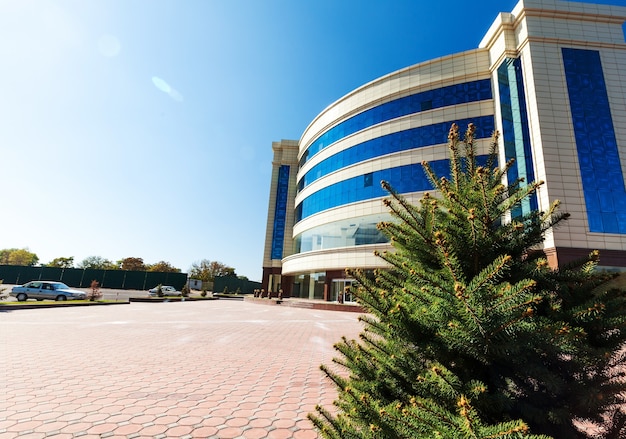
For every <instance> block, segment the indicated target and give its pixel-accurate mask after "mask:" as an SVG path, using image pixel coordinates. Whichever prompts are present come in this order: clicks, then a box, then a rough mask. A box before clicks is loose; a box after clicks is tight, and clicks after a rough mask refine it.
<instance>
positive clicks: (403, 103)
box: [300, 79, 493, 167]
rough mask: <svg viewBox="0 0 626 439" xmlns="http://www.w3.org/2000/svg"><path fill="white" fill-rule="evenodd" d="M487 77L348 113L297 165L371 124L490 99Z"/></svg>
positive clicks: (310, 148) (489, 85)
mask: <svg viewBox="0 0 626 439" xmlns="http://www.w3.org/2000/svg"><path fill="white" fill-rule="evenodd" d="M492 98H493V95H492V92H491V79H482V80H480V81H472V82H465V83H463V84H455V85H450V86H447V87H442V88H438V89H435V90H428V91H424V92H421V93H416V94H414V95H411V96H405V97H403V98H400V99H396V100H394V101H391V102H387V103H385V104H382V105H379V106H377V107H374V108H370V109H369V110H366V111H364V112H362V113H359V114H357V115H355V116H352V117H351V118H350V119H347V120H345V121H343V122H341V123H340V124H338V125H336V126H334V127H333V128H331V129H329V130H328V131H326V132H325V133H323V134H321V135H320V136H319V137H318V138H317V139H315V140H314V141H313V142H312V143H311V145H309V147H308V148H307V150H306V151H305V153H304V154H303V156H302V157H301V159H300V166H301V167H302V165H304V164H305V163H306V162H307V161H308V160H309V158H311V157H313V156H314V155H315V154H317V153H318V152H320V151H321V150H322V149H324V148H325V147H327V146H328V145H330V144H332V143H335V142H336V141H337V140H339V139H342V138H344V137H346V136H349V135H350V134H354V133H356V132H358V131H361V130H362V129H364V128H367V127H370V126H372V125H376V124H379V123H381V122H385V121H387V120H391V119H396V118H398V117H402V116H406V115H409V114H413V113H419V112H421V111H426V110H430V109H433V108H442V107H447V106H450V105H458V104H465V103H468V102H476V101H483V100H486V99H492Z"/></svg>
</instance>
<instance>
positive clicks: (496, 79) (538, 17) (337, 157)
mask: <svg viewBox="0 0 626 439" xmlns="http://www.w3.org/2000/svg"><path fill="white" fill-rule="evenodd" d="M625 21H626V7H618V6H606V5H596V4H586V3H572V2H565V1H559V0H521V1H520V2H519V3H518V4H517V6H515V8H514V9H513V11H512V12H511V13H501V14H499V15H498V17H497V18H496V20H495V21H494V23H493V25H492V26H491V28H490V29H489V31H488V32H487V34H486V35H485V37H484V38H483V40H482V42H481V43H480V45H479V47H478V48H477V49H475V50H470V51H467V52H463V53H458V54H454V55H450V56H445V57H442V58H438V59H433V60H431V61H427V62H423V63H420V64H417V65H414V66H410V67H407V68H405V69H402V70H398V71H396V72H393V73H390V74H388V75H386V76H383V77H381V78H378V79H376V80H374V81H372V82H370V83H368V84H365V85H363V86H362V87H359V88H357V89H356V90H354V91H352V92H351V93H349V94H347V95H346V96H343V97H342V98H340V99H339V100H337V101H336V102H334V103H332V104H331V105H330V106H328V107H327V108H326V109H325V110H324V111H322V112H321V113H320V114H319V115H318V116H317V117H316V118H315V119H314V120H313V121H312V122H311V123H310V124H309V126H308V127H307V128H306V130H305V131H304V133H303V134H302V137H301V138H300V140H298V141H293V140H283V141H281V142H275V143H274V144H273V150H274V161H273V173H272V181H271V196H270V202H269V214H268V223H267V235H266V246H265V253H264V260H263V288H265V289H266V291H273V292H277V291H278V290H279V289H282V290H283V294H284V295H287V296H292V297H303V298H315V299H324V300H329V301H334V300H337V297H338V294H340V292H342V291H343V290H344V287H346V286H347V285H350V283H351V279H347V278H346V274H345V268H346V267H361V268H365V269H373V268H377V267H384V266H385V265H384V261H382V260H381V259H380V258H377V257H376V256H374V250H376V249H388V248H390V245H389V244H388V243H387V242H386V240H385V238H384V237H383V236H381V234H380V233H379V232H378V231H377V229H376V224H377V223H378V222H379V221H381V220H386V219H388V218H389V214H388V212H387V210H386V209H385V207H384V206H383V204H382V202H381V199H382V198H384V197H385V196H386V193H385V192H384V191H383V190H382V189H381V188H380V184H379V182H380V181H381V180H387V181H389V182H390V183H391V185H392V186H393V187H394V188H395V189H396V190H397V191H398V192H400V193H402V194H404V195H405V196H406V197H407V198H408V199H409V200H410V201H412V202H414V203H417V202H418V201H419V200H420V198H421V197H422V195H423V193H424V191H428V190H431V189H432V188H431V187H430V185H429V182H428V181H427V179H426V177H425V175H424V173H423V171H422V167H421V165H420V163H421V162H422V161H423V160H426V161H428V162H430V164H431V166H432V167H433V168H434V169H435V170H436V171H438V173H439V175H444V174H446V173H447V171H448V161H447V159H448V150H447V147H446V141H447V133H448V130H449V128H450V125H451V124H452V123H454V122H456V123H458V124H459V126H460V127H461V128H462V130H464V128H465V126H466V125H467V124H468V123H469V122H473V123H474V124H475V125H476V126H477V127H478V131H477V137H478V138H479V139H480V140H479V141H478V147H479V150H480V151H481V152H482V153H485V152H486V151H487V147H488V143H489V139H490V135H491V133H492V131H493V130H498V131H500V133H501V136H500V148H499V156H500V160H501V162H502V163H504V162H505V161H507V160H508V159H510V158H515V169H513V170H512V171H511V173H510V174H509V176H508V178H512V179H514V178H517V177H524V178H525V179H526V181H534V180H543V181H545V184H544V185H543V186H542V187H541V188H540V190H539V192H538V194H537V196H536V197H534V198H533V199H531V200H528V203H527V204H525V205H524V206H522V207H521V209H522V210H528V209H540V210H544V209H545V208H547V206H548V205H549V204H550V203H551V202H552V201H554V200H556V199H558V200H561V202H562V211H565V212H569V213H570V214H571V218H570V219H569V220H568V221H566V222H565V223H564V224H563V225H561V226H559V227H558V228H557V229H556V230H553V231H551V233H549V234H548V236H547V237H546V240H545V243H544V251H545V253H546V255H547V257H548V260H549V262H550V264H551V265H552V266H558V265H559V264H563V263H564V262H567V261H569V260H571V259H573V258H577V257H580V256H583V255H586V254H588V253H589V251H590V250H593V249H598V250H600V265H601V266H604V267H610V268H617V269H626V189H625V185H624V175H626V42H625V39H624V30H623V25H624V22H625ZM346 299H347V300H349V298H346Z"/></svg>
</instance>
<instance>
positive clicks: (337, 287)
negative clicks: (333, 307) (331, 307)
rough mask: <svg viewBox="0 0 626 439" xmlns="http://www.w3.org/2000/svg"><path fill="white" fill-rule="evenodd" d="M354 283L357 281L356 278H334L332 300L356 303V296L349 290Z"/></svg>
mask: <svg viewBox="0 0 626 439" xmlns="http://www.w3.org/2000/svg"><path fill="white" fill-rule="evenodd" d="M354 283H356V281H355V280H354V279H333V288H332V292H331V296H330V300H331V301H333V302H343V303H355V302H356V300H355V298H354V297H353V296H352V294H351V293H350V291H348V289H349V288H350V287H351V286H352V285H353V284H354ZM341 299H343V300H341Z"/></svg>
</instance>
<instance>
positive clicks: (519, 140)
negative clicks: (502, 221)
mask: <svg viewBox="0 0 626 439" xmlns="http://www.w3.org/2000/svg"><path fill="white" fill-rule="evenodd" d="M497 74H498V90H499V92H500V108H501V117H502V139H503V141H504V153H505V157H506V160H507V161H508V160H510V159H514V160H515V163H514V164H513V166H512V167H511V169H509V172H508V173H507V178H508V180H509V183H513V182H514V181H516V180H517V179H524V181H523V182H522V183H520V185H522V186H526V185H528V184H529V183H531V182H533V181H535V171H534V165H533V157H532V146H531V143H530V132H529V129H528V113H527V109H526V96H525V93H524V78H523V75H522V64H521V60H520V59H519V58H516V59H510V58H507V59H505V60H504V62H503V63H502V64H501V65H500V67H498V71H497ZM537 209H538V202H537V195H536V194H533V195H532V196H531V197H529V198H528V199H525V200H523V201H522V204H521V205H520V206H518V207H516V208H514V209H513V210H512V212H511V215H512V216H513V217H519V216H523V215H527V214H528V213H530V212H531V211H533V210H537Z"/></svg>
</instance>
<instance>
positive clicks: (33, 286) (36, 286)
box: [9, 280, 87, 302]
mask: <svg viewBox="0 0 626 439" xmlns="http://www.w3.org/2000/svg"><path fill="white" fill-rule="evenodd" d="M9 294H10V295H11V296H13V297H16V298H17V300H19V301H20V302H23V301H25V300H28V299H37V300H44V299H53V300H84V299H86V298H87V294H86V293H85V292H83V291H79V290H72V289H71V288H70V287H68V286H67V285H65V284H64V283H63V282H54V281H45V280H43V281H42V280H34V281H31V282H28V283H26V284H24V285H20V286H16V287H13V288H12V289H11V292H10V293H9Z"/></svg>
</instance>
